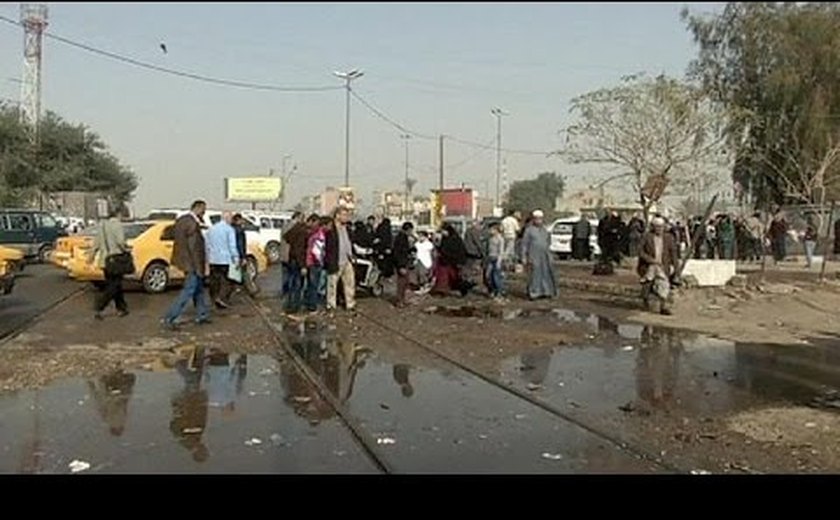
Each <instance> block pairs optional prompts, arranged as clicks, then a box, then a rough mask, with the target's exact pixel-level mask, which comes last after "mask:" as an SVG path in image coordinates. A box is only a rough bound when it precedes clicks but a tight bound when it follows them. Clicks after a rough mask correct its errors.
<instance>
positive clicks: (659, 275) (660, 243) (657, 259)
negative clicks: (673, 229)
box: [636, 216, 679, 315]
mask: <svg viewBox="0 0 840 520" xmlns="http://www.w3.org/2000/svg"><path fill="white" fill-rule="evenodd" d="M651 225H652V228H653V230H652V231H651V232H648V233H647V234H645V236H644V238H643V239H642V246H641V248H640V250H639V265H638V268H637V270H636V272H637V273H638V275H639V276H640V277H641V282H642V300H643V301H644V303H645V307H646V308H648V309H650V307H651V305H650V304H651V301H650V300H651V297H655V298H656V299H658V300H659V302H660V306H659V312H660V313H661V314H665V315H670V314H671V310H670V308H669V305H668V297H669V295H670V292H671V277H672V276H673V275H674V274H676V272H677V269H678V262H679V252H678V250H677V246H676V242H675V241H674V236H673V235H672V234H671V233H665V219H663V218H662V217H659V216H657V217H655V218H654V219H653V221H652V222H651Z"/></svg>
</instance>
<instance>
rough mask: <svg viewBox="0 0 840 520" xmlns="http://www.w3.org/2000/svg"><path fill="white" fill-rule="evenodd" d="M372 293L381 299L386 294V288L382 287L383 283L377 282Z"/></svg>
mask: <svg viewBox="0 0 840 520" xmlns="http://www.w3.org/2000/svg"><path fill="white" fill-rule="evenodd" d="M370 293H371V294H372V295H373V296H374V297H376V298H381V297H382V295H383V294H385V286H384V285H382V282H376V283H375V284H373V287H372V288H371V290H370Z"/></svg>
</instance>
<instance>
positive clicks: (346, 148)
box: [333, 69, 365, 188]
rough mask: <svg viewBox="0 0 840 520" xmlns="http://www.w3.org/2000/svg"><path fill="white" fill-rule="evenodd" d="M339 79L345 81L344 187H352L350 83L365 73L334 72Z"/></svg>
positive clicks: (354, 70) (358, 71)
mask: <svg viewBox="0 0 840 520" xmlns="http://www.w3.org/2000/svg"><path fill="white" fill-rule="evenodd" d="M333 74H335V75H336V76H337V77H339V78H341V79H343V80H344V89H345V91H346V97H345V101H344V103H345V116H344V125H345V126H344V186H345V187H348V188H349V187H350V82H351V81H353V80H354V79H358V78H361V77H362V76H364V74H365V73H364V72H362V71H360V70H358V69H353V70H351V71H350V72H333Z"/></svg>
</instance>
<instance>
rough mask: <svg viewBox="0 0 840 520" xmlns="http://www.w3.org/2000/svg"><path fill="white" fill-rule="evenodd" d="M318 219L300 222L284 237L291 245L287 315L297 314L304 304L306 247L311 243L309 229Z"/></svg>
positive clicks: (287, 272) (288, 269)
mask: <svg viewBox="0 0 840 520" xmlns="http://www.w3.org/2000/svg"><path fill="white" fill-rule="evenodd" d="M317 221H318V217H317V216H314V221H313V216H310V217H309V218H308V219H307V220H306V222H298V223H297V224H295V225H294V226H292V228H291V229H290V230H289V231H288V232H287V233H286V234H285V235H283V241H284V242H286V243H287V244H289V263H288V264H287V267H286V274H287V276H288V284H287V286H286V291H287V292H286V305H285V308H286V313H288V314H297V313H298V312H300V308H301V304H302V303H303V286H304V282H303V276H304V274H305V272H306V245H307V242H308V241H309V228H310V226H314V223H315V222H317Z"/></svg>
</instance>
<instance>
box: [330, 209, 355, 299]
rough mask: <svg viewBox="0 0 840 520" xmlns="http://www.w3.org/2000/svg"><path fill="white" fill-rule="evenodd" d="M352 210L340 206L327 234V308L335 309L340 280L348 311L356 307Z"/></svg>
mask: <svg viewBox="0 0 840 520" xmlns="http://www.w3.org/2000/svg"><path fill="white" fill-rule="evenodd" d="M348 222H350V210H348V209H347V208H345V207H339V208H338V209H337V210H336V211H335V214H334V217H333V222H332V225H331V226H330V229H329V230H328V231H327V236H326V267H327V310H328V311H330V312H333V311H335V309H336V307H337V300H338V281H339V280H341V285H342V287H343V289H344V303H345V305H346V307H347V310H348V311H352V310H354V309H355V307H356V275H355V273H354V272H353V243H352V242H351V241H350V233H349V232H348V231H347V223H348Z"/></svg>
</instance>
